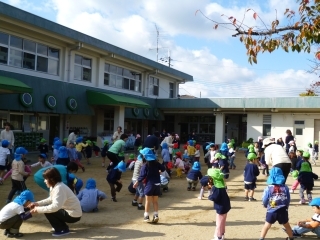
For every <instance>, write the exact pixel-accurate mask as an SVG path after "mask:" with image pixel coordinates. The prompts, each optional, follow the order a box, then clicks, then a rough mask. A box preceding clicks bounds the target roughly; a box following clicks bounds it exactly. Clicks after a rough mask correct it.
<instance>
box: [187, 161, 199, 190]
mask: <svg viewBox="0 0 320 240" xmlns="http://www.w3.org/2000/svg"><path fill="white" fill-rule="evenodd" d="M200 169H201V167H200V163H199V162H197V161H196V162H194V163H193V166H192V169H191V171H190V172H189V173H188V175H187V182H188V188H187V190H188V191H190V190H191V189H192V191H195V190H196V187H197V185H198V182H199V180H200V179H201V178H202V173H201V171H200ZM191 187H192V188H191Z"/></svg>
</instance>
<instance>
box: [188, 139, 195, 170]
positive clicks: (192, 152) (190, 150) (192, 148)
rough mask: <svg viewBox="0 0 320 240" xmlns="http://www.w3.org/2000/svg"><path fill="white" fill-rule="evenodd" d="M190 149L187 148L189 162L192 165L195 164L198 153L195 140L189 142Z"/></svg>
mask: <svg viewBox="0 0 320 240" xmlns="http://www.w3.org/2000/svg"><path fill="white" fill-rule="evenodd" d="M188 144H189V145H188V147H187V152H188V157H189V161H190V162H191V164H193V161H194V154H195V152H196V149H195V147H194V146H193V144H194V141H193V140H189V141H188Z"/></svg>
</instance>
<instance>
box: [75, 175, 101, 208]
mask: <svg viewBox="0 0 320 240" xmlns="http://www.w3.org/2000/svg"><path fill="white" fill-rule="evenodd" d="M77 197H78V199H79V201H80V205H81V209H82V212H98V203H99V201H102V200H103V199H106V198H107V195H106V194H105V193H104V192H101V191H100V190H99V189H97V188H96V180H94V179H93V178H89V179H88V180H87V184H86V188H85V189H83V190H81V191H80V192H79V194H78V196H77Z"/></svg>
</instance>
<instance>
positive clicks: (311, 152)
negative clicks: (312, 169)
mask: <svg viewBox="0 0 320 240" xmlns="http://www.w3.org/2000/svg"><path fill="white" fill-rule="evenodd" d="M308 151H309V154H310V158H311V160H312V162H313V165H316V161H315V159H314V158H313V155H314V154H313V147H312V144H311V143H308ZM310 158H309V159H310Z"/></svg>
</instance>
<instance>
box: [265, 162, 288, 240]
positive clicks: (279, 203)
mask: <svg viewBox="0 0 320 240" xmlns="http://www.w3.org/2000/svg"><path fill="white" fill-rule="evenodd" d="M284 183H285V177H284V176H283V172H282V170H281V168H278V167H273V168H272V169H271V170H270V176H269V177H268V180H267V184H268V186H267V187H266V188H265V189H264V191H263V194H262V204H263V206H264V207H265V208H267V214H266V222H265V224H264V226H263V228H262V231H261V235H260V239H259V240H264V238H265V236H266V235H267V233H268V230H269V229H270V228H271V226H272V224H274V223H275V222H276V221H278V223H279V224H282V225H283V226H284V227H285V229H284V230H285V231H286V233H287V234H288V236H289V238H287V239H288V240H293V239H294V238H293V233H292V230H291V227H290V224H289V215H288V208H289V204H290V194H289V188H288V187H287V185H285V184H284Z"/></svg>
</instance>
